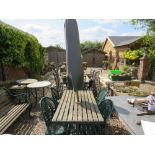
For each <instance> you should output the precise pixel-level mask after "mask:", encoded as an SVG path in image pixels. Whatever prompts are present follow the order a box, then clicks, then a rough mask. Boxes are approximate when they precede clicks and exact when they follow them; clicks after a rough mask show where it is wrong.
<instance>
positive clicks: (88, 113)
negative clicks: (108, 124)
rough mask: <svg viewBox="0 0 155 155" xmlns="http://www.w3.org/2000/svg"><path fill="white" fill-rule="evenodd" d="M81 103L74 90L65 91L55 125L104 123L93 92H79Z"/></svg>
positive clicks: (56, 113) (55, 115)
mask: <svg viewBox="0 0 155 155" xmlns="http://www.w3.org/2000/svg"><path fill="white" fill-rule="evenodd" d="M78 95H79V102H77V97H76V94H75V93H74V92H73V91H72V90H65V91H64V93H63V95H62V98H61V100H60V104H59V105H58V108H57V110H56V112H55V114H54V117H53V119H52V122H55V123H65V122H66V123H73V122H75V123H97V122H98V123H104V120H103V117H102V115H101V113H100V111H99V109H98V106H97V103H96V101H95V98H94V96H93V93H92V92H91V91H78Z"/></svg>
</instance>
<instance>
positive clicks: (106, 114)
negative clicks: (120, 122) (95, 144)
mask: <svg viewBox="0 0 155 155" xmlns="http://www.w3.org/2000/svg"><path fill="white" fill-rule="evenodd" d="M98 106H99V110H100V112H101V114H102V116H103V118H104V125H100V126H96V125H95V126H90V133H91V134H93V135H96V134H97V135H98V134H105V133H104V132H103V131H105V129H106V127H107V122H108V120H109V119H110V116H111V114H112V112H113V109H114V106H113V102H112V101H111V100H109V99H104V100H102V101H101V103H100V104H99V105H98Z"/></svg>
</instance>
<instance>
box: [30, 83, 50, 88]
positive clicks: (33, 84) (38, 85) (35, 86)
mask: <svg viewBox="0 0 155 155" xmlns="http://www.w3.org/2000/svg"><path fill="white" fill-rule="evenodd" d="M49 85H51V83H50V82H49V81H38V82H34V83H31V84H28V85H27V88H43V87H47V86H49Z"/></svg>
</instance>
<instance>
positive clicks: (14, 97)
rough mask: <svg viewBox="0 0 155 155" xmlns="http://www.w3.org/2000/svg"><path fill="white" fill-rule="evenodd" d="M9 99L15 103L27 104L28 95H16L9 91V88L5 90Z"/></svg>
mask: <svg viewBox="0 0 155 155" xmlns="http://www.w3.org/2000/svg"><path fill="white" fill-rule="evenodd" d="M3 89H4V90H5V91H6V93H7V95H8V97H9V98H10V99H11V100H12V101H13V102H17V103H24V102H27V93H14V92H13V91H11V90H9V89H8V88H5V87H4V88H3Z"/></svg>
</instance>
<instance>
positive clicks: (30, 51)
mask: <svg viewBox="0 0 155 155" xmlns="http://www.w3.org/2000/svg"><path fill="white" fill-rule="evenodd" d="M43 55H44V48H43V47H42V46H41V44H40V43H39V42H38V40H37V39H36V38H35V37H34V36H32V35H30V34H28V33H26V32H23V31H21V30H19V29H17V28H14V27H12V26H10V25H7V24H5V23H3V22H1V21H0V62H1V63H3V64H7V65H11V66H13V67H19V68H26V69H27V70H28V72H29V73H40V72H41V71H42V68H43V63H44V59H43Z"/></svg>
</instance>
